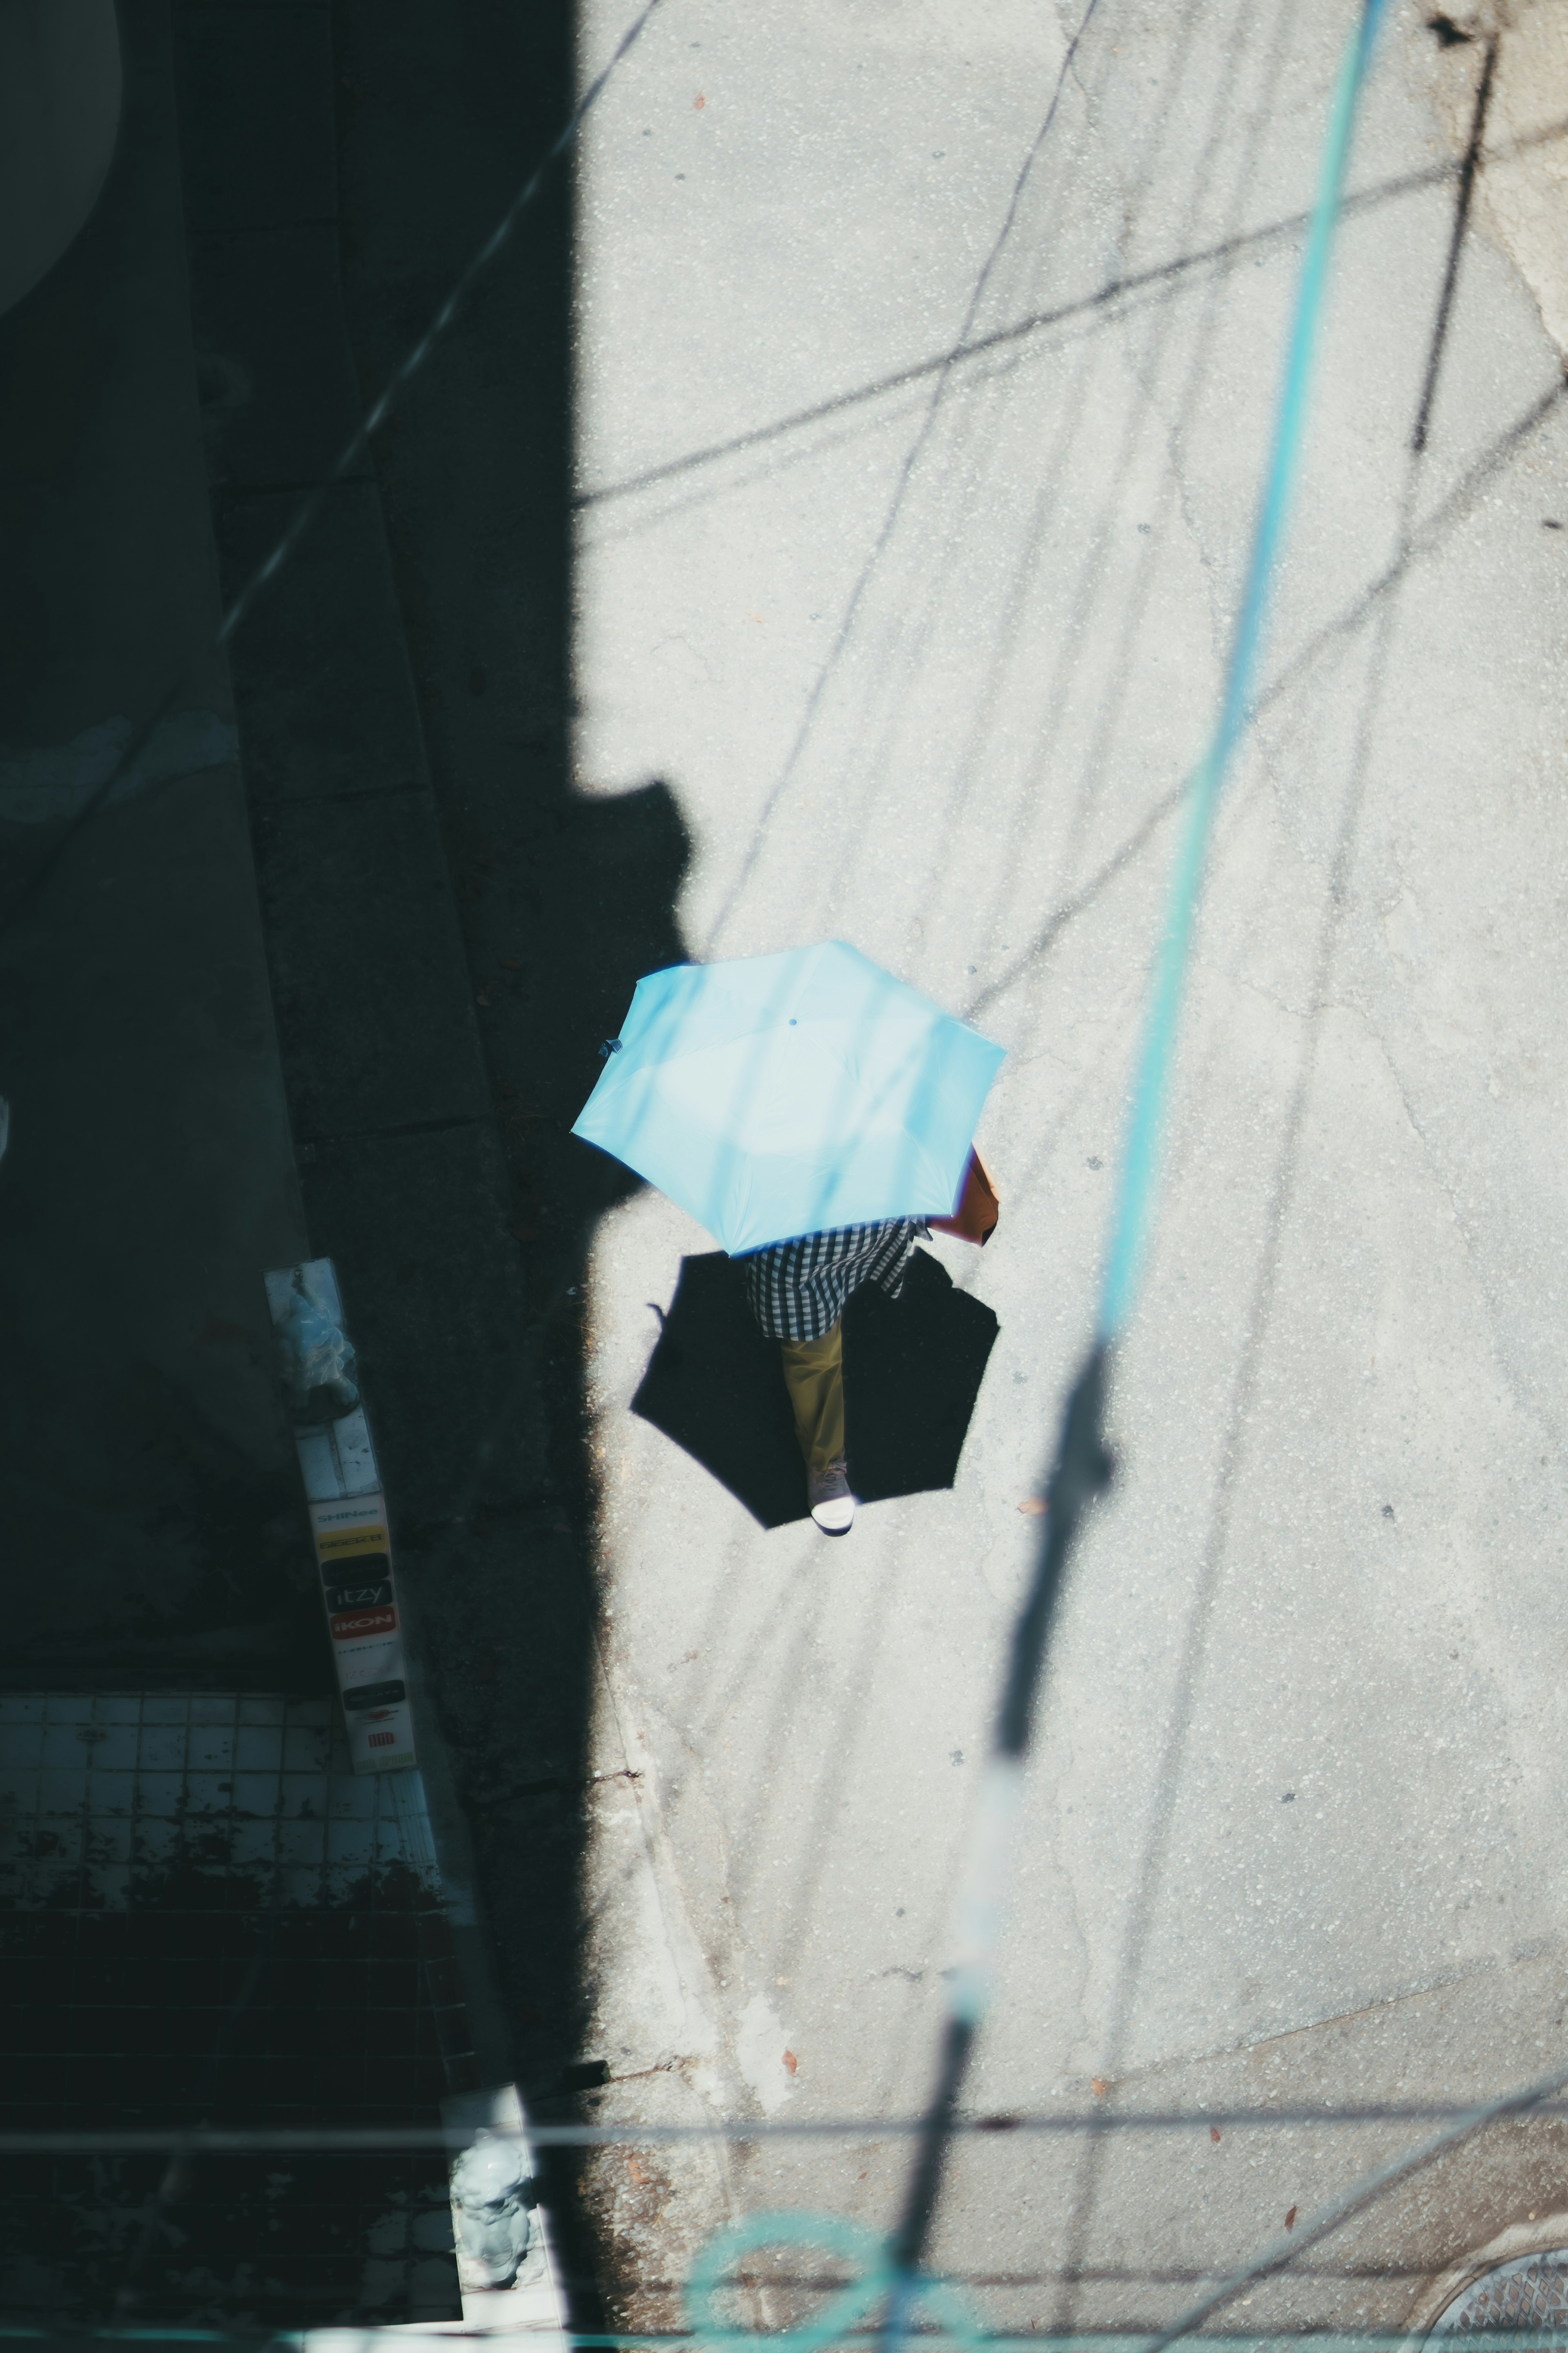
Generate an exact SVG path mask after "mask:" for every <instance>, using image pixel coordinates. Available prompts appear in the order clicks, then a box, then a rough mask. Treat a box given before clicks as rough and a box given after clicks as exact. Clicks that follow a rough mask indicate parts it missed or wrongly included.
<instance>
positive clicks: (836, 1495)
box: [805, 1454, 855, 1536]
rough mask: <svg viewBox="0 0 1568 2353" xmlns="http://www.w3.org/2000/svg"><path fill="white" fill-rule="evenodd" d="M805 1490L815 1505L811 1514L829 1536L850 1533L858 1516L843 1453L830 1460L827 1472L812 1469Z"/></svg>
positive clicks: (811, 1502) (806, 1478) (807, 1474)
mask: <svg viewBox="0 0 1568 2353" xmlns="http://www.w3.org/2000/svg"><path fill="white" fill-rule="evenodd" d="M805 1492H806V1496H807V1499H808V1500H809V1502H810V1504H811V1516H812V1518H813V1519H814V1520H815V1521H816V1525H817V1526H818V1527H819V1528H820V1529H821V1530H822V1533H823V1535H825V1536H847V1535H848V1533H849V1530H850V1528H851V1526H852V1525H853V1524H854V1519H855V1498H854V1496H853V1495H852V1494H851V1493H849V1473H848V1471H847V1468H846V1466H845V1461H844V1457H843V1455H842V1454H841V1455H839V1457H838V1459H837V1461H834V1462H830V1463H829V1464H828V1465H827V1468H826V1471H808V1472H806V1474H805Z"/></svg>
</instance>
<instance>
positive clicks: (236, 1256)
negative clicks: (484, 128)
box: [0, 5, 326, 1688]
mask: <svg viewBox="0 0 1568 2353" xmlns="http://www.w3.org/2000/svg"><path fill="white" fill-rule="evenodd" d="M122 32H123V37H124V57H125V101H124V114H123V120H122V123H121V135H120V142H119V145H118V148H117V151H116V155H115V161H114V164H113V168H112V170H111V172H110V178H109V182H108V184H107V185H106V188H105V190H104V195H103V199H102V202H101V204H100V206H99V207H98V209H97V210H96V212H95V213H94V215H93V217H92V218H91V220H90V221H89V224H88V226H87V227H86V229H85V230H84V231H83V233H82V235H81V237H79V240H78V241H77V243H76V244H75V245H74V246H73V247H72V248H71V249H70V250H69V251H68V253H67V254H66V255H65V257H64V258H63V259H61V260H60V261H59V262H58V264H57V266H56V267H55V269H53V270H52V271H51V272H50V273H49V274H48V276H47V277H46V278H45V279H44V280H42V282H41V283H40V284H39V285H38V286H37V287H36V288H35V289H34V290H33V291H32V292H31V293H30V294H29V295H28V296H27V297H26V300H25V301H22V302H21V303H20V304H18V305H17V307H16V309H15V310H13V311H10V312H9V313H8V314H7V316H6V317H5V319H4V320H0V352H3V360H0V382H3V384H4V387H5V389H4V393H3V395H0V399H3V403H4V422H5V431H4V435H3V437H0V438H3V443H4V448H3V452H0V506H3V510H4V515H5V543H6V547H7V550H8V560H7V563H6V565H5V586H4V588H3V589H0V598H3V600H4V628H3V629H0V637H3V639H4V652H3V653H0V709H3V712H4V716H3V718H0V738H3V740H4V744H5V750H4V753H3V754H0V780H3V781H0V811H3V833H4V856H5V874H6V896H5V905H6V908H7V910H9V911H12V912H13V914H14V913H15V910H16V908H17V906H18V904H19V903H20V904H22V906H23V913H21V915H20V916H19V917H16V919H15V920H13V921H12V922H11V923H10V926H9V928H8V929H7V930H6V931H5V934H4V936H3V937H0V975H3V980H0V989H3V1001H4V1008H5V1047H4V1063H5V1076H4V1078H3V1079H0V1091H3V1092H5V1093H6V1094H7V1095H8V1096H9V1097H10V1099H11V1103H12V1106H13V1112H12V1123H11V1142H10V1149H9V1151H8V1153H7V1155H6V1158H5V1164H4V1166H3V1167H0V1266H3V1277H0V1280H3V1284H4V1292H5V1326H6V1333H7V1345H6V1347H5V1363H4V1368H3V1370H0V1385H3V1390H4V1408H3V1411H0V1423H3V1428H4V1433H5V1434H4V1451H5V1472H4V1479H5V1490H6V1498H7V1501H6V1508H5V1526H6V1533H5V1579H6V1581H5V1608H6V1612H7V1623H8V1629H9V1631H8V1635H7V1642H6V1652H7V1655H6V1667H5V1672H6V1675H7V1678H8V1679H9V1680H11V1681H13V1682H15V1681H16V1680H18V1679H20V1680H22V1681H26V1680H27V1679H28V1678H29V1677H33V1678H35V1679H36V1678H40V1677H41V1678H44V1679H46V1680H47V1678H48V1676H49V1675H50V1674H51V1672H52V1673H53V1674H55V1676H56V1677H57V1678H58V1673H59V1671H60V1668H61V1666H62V1664H63V1665H68V1667H69V1669H70V1671H71V1672H74V1673H77V1674H83V1675H87V1674H91V1675H97V1676H100V1677H107V1678H109V1679H110V1680H113V1679H114V1678H115V1677H116V1676H117V1675H118V1676H119V1677H121V1679H129V1680H131V1681H132V1682H133V1683H135V1682H156V1681H157V1680H158V1679H159V1677H160V1676H163V1675H173V1676H174V1678H175V1679H176V1680H177V1679H178V1678H179V1677H180V1676H182V1675H186V1674H190V1673H192V1672H195V1673H198V1674H204V1675H205V1676H206V1677H207V1678H208V1679H209V1680H216V1681H220V1682H221V1681H223V1680H225V1679H226V1678H228V1679H232V1681H233V1683H235V1684H236V1685H237V1686H238V1687H242V1688H243V1687H245V1686H247V1685H254V1684H255V1683H257V1682H258V1681H260V1682H263V1683H268V1684H270V1685H272V1686H274V1687H275V1686H276V1684H277V1683H278V1682H279V1680H280V1679H282V1680H289V1679H296V1680H298V1681H300V1683H302V1685H303V1687H305V1688H310V1686H311V1685H312V1684H313V1683H315V1682H317V1681H318V1680H319V1679H320V1678H321V1675H322V1673H323V1672H324V1670H325V1665H326V1662H325V1659H324V1655H323V1650H324V1646H323V1644H322V1641H321V1630H320V1627H319V1624H318V1623H317V1622H316V1619H317V1604H316V1601H315V1597H314V1595H313V1594H312V1593H311V1591H310V1585H309V1581H308V1578H307V1577H306V1575H305V1573H304V1564H303V1563H302V1562H301V1560H300V1541H299V1526H298V1505H297V1474H296V1472H295V1468H294V1464H293V1461H292V1459H291V1458H292V1451H293V1450H292V1447H291V1446H290V1444H289V1438H288V1433H287V1430H286V1429H285V1427H284V1424H283V1420H282V1416H281V1412H280V1410H279V1403H278V1399H277V1396H276V1385H275V1380H274V1376H273V1371H272V1364H271V1355H270V1345H269V1339H268V1322H267V1314H266V1303H265V1300H264V1298H263V1296H262V1293H261V1291H260V1286H259V1270H260V1269H261V1268H262V1267H264V1266H267V1265H270V1264H274V1263H277V1262H279V1261H289V1260H291V1259H293V1258H294V1257H296V1256H298V1255H299V1253H300V1249H301V1247H302V1244H303V1240H304V1225H303V1216H302V1211H301V1207H300V1195H299V1189H298V1186H297V1183H296V1180H295V1176H294V1171H293V1158H292V1149H291V1145H290V1138H289V1120H288V1113H287V1108H286V1105H285V1102H284V1098H283V1092H282V1087H281V1083H280V1080H279V1067H278V1057H277V1046H276V1039H275V1037H274V1033H273V1027H272V1014H271V1007H270V1002H269V996H268V983H267V973H266V966H265V962H264V958H263V954H262V945H261V929H260V922H259V915H258V907H257V902H256V887H255V879H254V874H253V871H252V866H251V856H250V840H249V832H248V827H247V816H246V809H245V802H244V796H243V792H242V789H241V786H240V780H239V775H238V770H237V765H236V757H235V754H236V744H235V733H234V724H233V710H232V705H231V702H230V699H229V691H228V680H227V674H226V668H225V665H224V663H223V662H222V660H221V659H218V658H216V656H214V655H213V654H212V653H211V651H210V641H211V636H212V632H213V629H214V627H215V624H216V615H217V579H216V566H215V564H214V559H213V549H212V537H211V530H210V525H209V521H208V514H207V503H206V485H205V478H204V473H203V465H202V445H201V436H200V429H199V422H198V413H197V406H196V397H195V371H194V367H193V362H192V352H191V341H190V322H189V314H188V308H187V298H186V281H185V274H184V241H183V229H182V223H181V213H180V185H179V175H178V156H177V144H176V140H175V133H174V95H173V89H172V83H171V68H170V57H169V37H168V21H167V15H166V11H164V10H163V8H162V7H160V6H157V5H152V6H142V5H133V6H130V7H127V8H126V9H125V10H124V11H123V12H122ZM182 679H183V681H184V682H183V685H182V686H181V688H180V691H179V693H178V695H177V696H176V699H175V702H174V708H173V709H172V711H171V712H170V714H169V716H168V717H167V718H166V719H165V720H164V722H163V723H162V725H161V726H160V728H159V729H158V731H157V733H155V735H154V737H153V741H152V743H151V744H150V745H149V746H148V748H147V751H146V753H145V754H143V755H142V758H141V759H140V760H139V761H138V762H137V763H136V764H135V765H134V766H133V767H132V770H131V772H130V773H129V774H128V776H126V778H125V779H124V780H123V784H122V786H121V787H120V788H119V789H118V790H117V791H116V793H115V795H114V797H113V799H112V800H111V802H110V805H109V806H108V807H106V808H105V809H104V810H103V812H102V813H101V815H100V816H99V817H98V818H96V819H95V820H94V821H93V823H92V824H91V825H90V827H89V828H88V830H87V831H86V832H84V833H83V834H82V835H81V836H80V837H79V839H71V840H70V841H69V842H68V843H67V839H66V838H67V835H68V831H69V828H70V826H71V821H72V819H73V818H75V817H76V816H77V815H78V814H79V812H80V811H81V809H82V808H83V807H84V806H85V804H86V801H87V799H88V797H89V794H90V793H91V791H92V789H93V787H94V786H95V785H96V784H97V783H98V782H100V780H101V779H102V778H103V777H104V776H106V775H107V774H108V773H109V770H110V767H111V766H112V764H113V761H114V759H115V758H116V757H117V756H118V753H119V751H120V748H121V746H122V745H123V744H124V743H125V742H126V741H127V740H128V739H129V737H130V734H131V732H132V727H133V726H134V725H139V724H140V723H142V720H143V719H144V718H145V717H146V716H147V715H148V714H149V713H150V712H153V711H154V710H155V709H156V707H157V705H158V704H159V702H161V700H162V699H163V696H164V695H165V694H166V692H167V691H168V690H169V689H170V687H171V685H173V684H174V682H175V681H180V680H182ZM62 845H64V846H63V847H62ZM57 853H58V863H55V864H54V865H53V867H52V871H51V872H50V875H49V879H48V880H47V882H46V883H44V885H43V886H42V887H41V888H40V889H38V890H37V891H33V890H32V889H31V888H30V884H31V881H32V878H33V877H35V876H36V875H37V874H38V873H39V872H40V871H42V867H43V862H44V861H45V860H55V859H56V857H57Z"/></svg>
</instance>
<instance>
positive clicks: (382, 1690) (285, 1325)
mask: <svg viewBox="0 0 1568 2353" xmlns="http://www.w3.org/2000/svg"><path fill="white" fill-rule="evenodd" d="M267 1299H268V1306H269V1308H270V1309H271V1312H272V1322H273V1325H274V1328H275V1330H276V1331H277V1334H278V1340H279V1350H280V1352H281V1356H282V1359H283V1370H284V1378H285V1383H286V1386H287V1388H288V1391H289V1404H290V1409H291V1413H292V1417H293V1423H294V1445H295V1450H296V1451H297V1452H298V1454H299V1457H300V1475H301V1477H302V1478H303V1480H304V1482H305V1495H306V1501H307V1505H308V1508H309V1511H310V1535H311V1540H312V1542H313V1545H314V1546H315V1554H316V1567H317V1569H318V1571H319V1573H320V1577H321V1601H322V1606H323V1608H324V1609H325V1611H326V1618H327V1635H328V1639H329V1641H330V1642H331V1651H332V1662H333V1664H334V1665H335V1667H336V1668H337V1674H338V1694H339V1696H340V1698H341V1699H342V1706H343V1722H344V1724H345V1725H346V1727H347V1730H348V1743H349V1754H350V1756H351V1757H352V1758H353V1767H354V1770H355V1771H356V1772H357V1773H387V1772H392V1771H394V1770H396V1771H402V1770H404V1769H405V1767H409V1766H411V1765H414V1764H416V1762H417V1758H416V1753H415V1747H414V1725H413V1719H412V1717H411V1715H410V1714H409V1707H408V1684H407V1678H406V1676H405V1672H404V1659H403V1626H402V1620H401V1619H400V1618H399V1615H398V1609H397V1588H396V1585H395V1580H394V1577H393V1573H392V1537H391V1532H390V1530H389V1528H388V1526H387V1518H386V1498H385V1496H384V1494H383V1493H382V1490H381V1473H380V1471H379V1469H378V1467H377V1464H376V1460H375V1448H374V1445H373V1443H372V1441H371V1435H370V1428H369V1425H368V1423H367V1422H366V1420H365V1417H364V1408H363V1406H362V1405H361V1404H360V1403H359V1393H358V1389H357V1387H356V1384H355V1378H354V1364H353V1348H352V1347H351V1346H350V1345H349V1342H348V1336H347V1333H346V1331H345V1329H344V1326H343V1320H342V1299H341V1297H340V1295H339V1292H338V1282H337V1274H336V1271H335V1270H334V1268H333V1266H332V1262H331V1259H326V1258H318V1259H311V1260H310V1261H307V1263H306V1264H304V1265H303V1266H297V1267H280V1268H278V1269H277V1270H276V1271H273V1272H272V1273H270V1274H268V1277H267ZM316 1376H320V1377H316ZM333 1407H337V1408H339V1409H340V1410H338V1411H335V1412H334V1411H332V1410H331V1409H332V1408H333Z"/></svg>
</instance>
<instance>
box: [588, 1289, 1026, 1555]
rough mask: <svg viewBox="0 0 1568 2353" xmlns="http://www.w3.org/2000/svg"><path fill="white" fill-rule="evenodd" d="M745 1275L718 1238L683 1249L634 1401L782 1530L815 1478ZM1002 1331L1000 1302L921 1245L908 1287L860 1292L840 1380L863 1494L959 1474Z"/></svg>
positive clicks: (872, 1498) (877, 1497) (906, 1491)
mask: <svg viewBox="0 0 1568 2353" xmlns="http://www.w3.org/2000/svg"><path fill="white" fill-rule="evenodd" d="M742 1281H743V1278H742V1270H741V1268H740V1266H739V1265H738V1264H737V1263H736V1262H735V1261H733V1260H731V1259H729V1258H726V1257H725V1255H724V1253H723V1251H722V1250H713V1251H710V1252H709V1253H708V1254H706V1255H705V1256H703V1257H701V1258H688V1259H683V1260H682V1261H681V1263H680V1281H679V1283H678V1284H677V1286H676V1293H675V1297H674V1300H673V1301H672V1302H671V1303H670V1307H669V1311H668V1314H664V1315H663V1323H664V1329H663V1331H662V1333H661V1334H660V1336H659V1341H658V1346H657V1347H656V1348H655V1350H654V1352H653V1355H652V1356H651V1357H650V1359H649V1361H648V1367H647V1372H646V1373H645V1374H644V1375H643V1378H642V1385H641V1387H640V1388H638V1390H637V1395H636V1397H635V1398H633V1399H632V1411H633V1412H634V1413H636V1414H639V1415H640V1416H641V1417H642V1419H643V1420H644V1421H650V1422H652V1423H653V1425H654V1427H655V1429H656V1430H663V1432H664V1434H665V1436H666V1437H667V1438H672V1439H673V1440H675V1442H676V1444H677V1445H678V1446H680V1447H684V1449H685V1451H687V1453H688V1454H689V1455H691V1456H693V1457H694V1458H695V1460H696V1461H699V1462H700V1463H701V1465H702V1467H703V1469H704V1470H705V1471H710V1472H712V1474H713V1476H714V1478H715V1479H717V1480H718V1481H719V1482H720V1483H721V1485H722V1486H725V1487H728V1489H729V1490H730V1493H731V1494H732V1495H733V1496H735V1497H736V1498H737V1499H738V1501H739V1502H741V1503H742V1504H744V1505H745V1507H746V1509H747V1511H749V1512H750V1513H751V1514H752V1517H753V1518H754V1519H757V1520H760V1521H761V1523H762V1525H763V1527H764V1528H776V1527H782V1526H784V1524H785V1523H786V1522H787V1521H790V1520H801V1519H804V1518H805V1515H806V1505H805V1475H804V1472H803V1471H802V1467H801V1459H800V1451H799V1448H798V1447H797V1445H796V1443H795V1424H794V1421H793V1420H792V1419H791V1415H790V1408H789V1398H788V1395H787V1393H786V1391H785V1388H784V1372H783V1368H782V1366H781V1365H780V1362H779V1347H778V1342H777V1341H776V1340H769V1339H765V1338H764V1337H763V1334H762V1333H761V1332H760V1331H759V1330H758V1329H757V1326H756V1324H755V1323H754V1321H753V1320H752V1314H751V1311H750V1309H749V1308H748V1306H747V1304H746V1299H745V1293H744V1290H743V1288H742ZM655 1312H656V1313H659V1314H663V1311H662V1310H657V1309H656V1311H655ZM997 1329H998V1326H997V1323H996V1318H995V1316H994V1314H992V1312H991V1310H990V1308H989V1307H986V1306H984V1305H983V1304H982V1303H981V1302H980V1301H979V1300H978V1299H972V1298H971V1297H970V1295H969V1293H967V1292H964V1291H959V1290H957V1289H956V1288H955V1287H954V1284H953V1282H952V1277H951V1275H949V1273H948V1272H947V1270H946V1269H945V1267H942V1266H941V1265H939V1264H938V1262H937V1261H936V1260H935V1259H934V1258H932V1257H931V1256H930V1255H929V1253H928V1252H926V1251H925V1250H917V1251H916V1252H915V1254H914V1257H913V1258H912V1259H911V1260H910V1265H909V1270H908V1272H907V1273H906V1275H905V1278H904V1287H903V1292H902V1293H901V1295H900V1297H899V1298H898V1299H889V1298H888V1297H887V1295H886V1293H883V1292H881V1291H879V1290H878V1289H877V1287H876V1285H875V1284H874V1283H867V1284H865V1285H863V1286H862V1288H861V1289H860V1290H859V1291H858V1292H857V1293H855V1296H854V1297H853V1299H851V1301H850V1302H849V1304H848V1306H847V1308H846V1310H845V1312H844V1388H845V1404H846V1418H847V1427H848V1455H849V1479H850V1483H851V1485H852V1486H853V1488H854V1490H855V1493H856V1494H857V1495H858V1497H859V1498H860V1500H861V1502H862V1503H866V1504H872V1503H879V1502H881V1501H883V1500H884V1499H885V1498H887V1497H888V1496H890V1495H913V1494H918V1493H921V1491H922V1490H925V1489H928V1488H932V1487H951V1486H952V1482H953V1479H954V1476H955V1475H956V1473H957V1470H958V1458H959V1456H960V1454H961V1453H962V1452H963V1441H964V1438H965V1436H966V1435H967V1433H968V1430H969V1425H970V1422H971V1420H972V1419H973V1413H974V1405H975V1399H976V1398H977V1397H978V1396H979V1394H980V1383H981V1380H982V1378H983V1377H984V1372H985V1364H986V1359H987V1358H988V1356H990V1354H991V1350H992V1347H993V1345H994V1342H995V1338H996V1333H997Z"/></svg>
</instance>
